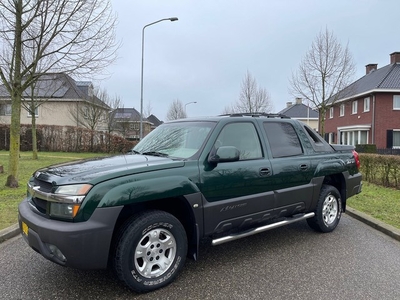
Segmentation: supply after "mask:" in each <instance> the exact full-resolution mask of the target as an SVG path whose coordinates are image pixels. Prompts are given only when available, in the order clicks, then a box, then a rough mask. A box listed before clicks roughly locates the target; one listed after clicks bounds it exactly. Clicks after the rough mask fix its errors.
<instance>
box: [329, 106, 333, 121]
mask: <svg viewBox="0 0 400 300" xmlns="http://www.w3.org/2000/svg"><path fill="white" fill-rule="evenodd" d="M332 118H333V107H331V108H330V109H329V119H332Z"/></svg>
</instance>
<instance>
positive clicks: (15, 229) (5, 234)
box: [0, 206, 400, 243]
mask: <svg viewBox="0 0 400 300" xmlns="http://www.w3.org/2000/svg"><path fill="white" fill-rule="evenodd" d="M346 214H347V215H349V216H350V217H353V218H354V219H357V220H359V221H361V222H363V223H365V224H367V225H369V226H371V227H372V228H375V229H376V230H378V231H380V232H382V233H384V234H386V235H388V236H390V237H391V238H393V239H395V240H397V241H399V242H400V229H397V228H395V227H393V226H391V225H389V224H386V223H383V222H382V221H380V220H377V219H375V218H373V217H371V216H369V215H367V214H365V213H363V212H360V211H358V210H355V209H354V208H351V207H349V206H347V207H346ZM19 234H20V230H19V226H18V224H14V225H12V226H10V227H7V228H5V229H2V230H0V243H2V242H4V241H6V240H9V239H11V238H13V237H16V236H17V235H19Z"/></svg>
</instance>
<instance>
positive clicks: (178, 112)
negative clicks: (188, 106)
mask: <svg viewBox="0 0 400 300" xmlns="http://www.w3.org/2000/svg"><path fill="white" fill-rule="evenodd" d="M184 118H186V112H185V108H184V106H183V104H182V102H181V101H180V100H179V99H176V100H174V101H173V102H172V103H171V105H170V106H169V109H168V112H167V120H177V119H184Z"/></svg>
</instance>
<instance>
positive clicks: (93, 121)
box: [69, 87, 111, 149]
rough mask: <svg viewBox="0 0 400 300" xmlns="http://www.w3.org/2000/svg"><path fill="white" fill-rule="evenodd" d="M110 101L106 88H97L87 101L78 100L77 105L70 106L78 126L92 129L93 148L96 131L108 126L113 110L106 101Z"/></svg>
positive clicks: (72, 116) (90, 93) (91, 141)
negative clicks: (109, 116)
mask: <svg viewBox="0 0 400 300" xmlns="http://www.w3.org/2000/svg"><path fill="white" fill-rule="evenodd" d="M89 90H90V87H89ZM103 99H104V100H103ZM109 101H110V100H109V97H108V94H107V91H106V90H102V89H100V88H95V89H93V92H89V96H88V99H86V101H82V102H77V103H76V105H75V106H71V107H70V111H69V112H70V115H71V118H72V120H73V121H74V122H75V123H76V124H77V126H82V127H85V128H87V129H90V132H91V139H90V147H91V148H92V149H93V144H94V131H96V130H104V129H106V128H107V127H108V123H109V122H108V115H109V113H110V111H111V107H109V106H108V104H106V102H109Z"/></svg>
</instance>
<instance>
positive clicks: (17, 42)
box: [0, 0, 118, 187]
mask: <svg viewBox="0 0 400 300" xmlns="http://www.w3.org/2000/svg"><path fill="white" fill-rule="evenodd" d="M115 22H116V16H115V15H114V14H113V13H112V11H111V4H110V1H109V0H36V1H23V0H3V1H1V2H0V47H1V50H0V78H1V80H2V81H3V84H4V86H5V88H6V89H7V91H8V93H9V94H10V97H11V110H12V113H11V125H10V155H9V170H8V177H7V182H6V186H10V187H17V186H18V162H19V160H18V158H19V148H20V133H19V130H20V115H21V98H22V93H23V92H24V91H25V90H26V89H27V88H28V87H29V86H30V85H31V84H32V83H33V82H35V81H37V80H38V78H40V76H41V75H42V74H44V73H46V72H55V73H59V72H64V73H74V74H75V75H77V76H79V75H83V74H84V75H87V74H93V73H94V72H96V74H99V73H100V72H101V70H103V69H104V68H105V67H107V66H108V65H109V64H110V63H111V62H112V61H114V59H115V51H116V49H117V46H118V45H116V43H115V38H114V37H115Z"/></svg>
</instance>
